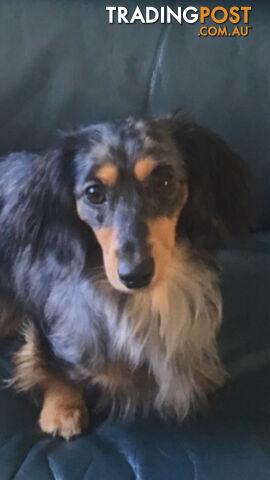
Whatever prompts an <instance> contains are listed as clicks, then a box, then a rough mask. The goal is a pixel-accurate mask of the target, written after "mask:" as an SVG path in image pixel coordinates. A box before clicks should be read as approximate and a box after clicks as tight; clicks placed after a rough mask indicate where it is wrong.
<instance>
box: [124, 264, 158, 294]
mask: <svg viewBox="0 0 270 480" xmlns="http://www.w3.org/2000/svg"><path fill="white" fill-rule="evenodd" d="M154 270H155V265H154V260H153V258H152V257H149V258H147V259H146V260H143V261H142V262H141V263H139V264H137V265H134V264H132V263H131V262H129V261H127V260H122V261H120V262H119V266H118V275H119V278H120V280H121V282H122V283H123V284H124V285H125V286H126V287H127V288H142V287H146V286H147V285H149V283H150V282H151V280H152V277H153V275H154Z"/></svg>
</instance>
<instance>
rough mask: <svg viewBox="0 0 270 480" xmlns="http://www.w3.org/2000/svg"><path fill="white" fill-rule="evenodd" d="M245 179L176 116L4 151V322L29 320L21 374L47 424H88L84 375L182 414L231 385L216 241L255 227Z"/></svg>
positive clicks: (198, 130) (226, 153)
mask: <svg viewBox="0 0 270 480" xmlns="http://www.w3.org/2000/svg"><path fill="white" fill-rule="evenodd" d="M249 181H250V178H249V174H248V172H247V171H246V168H245V167H244V166H243V165H242V163H241V160H240V159H239V158H238V156H237V155H236V154H234V153H233V152H232V151H231V150H230V149H229V148H228V147H227V146H226V145H225V143H224V142H223V141H222V140H221V139H220V138H219V137H217V136H216V135H214V134H212V133H211V132H209V131H208V130H206V129H204V128H202V127H198V126H196V125H194V124H193V123H191V122H189V121H186V120H185V119H183V118H181V117H175V118H165V119H148V120H140V121H135V120H133V119H127V120H124V121H116V122H112V123H107V124H102V125H94V126H90V127H88V128H85V129H81V130H79V131H78V132H73V133H71V134H69V135H67V136H66V138H65V139H64V142H63V147H61V148H59V149H58V150H55V151H52V152H49V153H47V154H46V155H38V154H35V153H20V154H12V155H9V156H7V157H6V158H3V159H2V161H1V162H0V229H1V230H0V233H1V235H0V255H1V269H0V304H1V306H2V314H1V318H2V320H1V322H2V324H3V325H4V326H5V330H7V329H8V328H9V326H10V327H12V326H13V325H14V324H16V325H17V323H18V322H17V320H16V319H18V318H19V322H21V321H22V320H21V319H22V318H24V319H25V320H24V322H23V323H24V324H25V326H24V331H25V343H24V345H23V346H22V348H21V349H20V351H19V352H18V353H17V355H16V358H15V361H16V371H15V376H14V383H15V384H16V385H17V387H18V388H20V389H23V390H26V389H29V388H31V387H34V386H40V387H42V388H43V389H44V391H45V401H44V406H43V410H42V413H41V418H40V424H41V427H42V428H43V430H44V431H48V432H55V431H57V432H58V433H59V434H60V435H62V436H64V437H66V438H68V437H70V436H72V435H73V434H76V433H79V432H80V431H81V429H82V428H83V427H84V426H85V425H86V423H87V413H86V410H85V405H84V401H83V387H84V386H85V385H86V384H87V383H89V382H90V383H92V384H97V385H99V387H101V392H102V395H101V402H102V404H103V403H104V402H106V403H107V402H109V403H110V404H111V405H112V409H113V410H114V411H116V412H118V413H120V414H121V415H126V414H130V413H134V412H135V411H136V410H137V409H139V410H141V411H143V412H145V413H147V412H148V411H149V409H150V408H154V409H156V410H158V412H159V413H160V414H161V415H164V416H168V415H175V416H177V417H178V418H180V419H181V418H184V417H185V416H186V415H187V414H188V412H189V411H190V409H191V407H192V406H195V405H196V404H197V402H198V401H202V400H205V399H206V396H207V394H208V393H209V392H210V391H213V390H215V389H216V388H217V387H219V386H221V385H222V384H223V381H224V371H223V368H222V366H221V364H220V361H219V357H218V354H217V349H216V334H217V331H218V328H219V326H220V323H221V317H222V313H221V312H222V306H221V305H222V302H221V295H220V290H219V282H218V270H217V267H216V264H215V260H214V253H215V251H216V250H217V249H218V248H219V247H220V246H221V245H223V243H224V241H225V240H226V238H227V237H228V235H229V234H231V233H233V234H234V233H238V232H239V233H241V232H242V231H243V230H244V229H245V227H246V226H247V225H248V222H249V218H250V204H249V198H250V196H249ZM100 247H101V248H100Z"/></svg>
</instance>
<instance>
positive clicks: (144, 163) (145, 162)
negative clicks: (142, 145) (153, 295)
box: [134, 157, 157, 182]
mask: <svg viewBox="0 0 270 480" xmlns="http://www.w3.org/2000/svg"><path fill="white" fill-rule="evenodd" d="M156 165H157V164H156V162H155V160H154V159H153V158H152V157H145V158H141V159H140V160H138V161H137V162H136V163H135V166H134V175H135V177H136V178H137V180H139V181H140V182H143V181H144V180H146V179H147V177H149V175H151V173H152V172H153V170H154V168H155V167H156Z"/></svg>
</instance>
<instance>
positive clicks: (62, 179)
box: [8, 149, 72, 248]
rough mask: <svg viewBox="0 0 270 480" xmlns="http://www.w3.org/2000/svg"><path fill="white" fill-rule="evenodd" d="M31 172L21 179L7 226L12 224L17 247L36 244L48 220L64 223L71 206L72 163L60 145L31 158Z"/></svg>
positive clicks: (50, 222)
mask: <svg viewBox="0 0 270 480" xmlns="http://www.w3.org/2000/svg"><path fill="white" fill-rule="evenodd" d="M30 162H31V172H30V174H29V175H28V176H27V178H25V179H24V181H23V183H22V182H18V187H17V188H18V193H17V201H16V203H15V204H14V205H13V208H12V211H11V212H10V215H9V219H8V226H10V227H13V229H14V230H15V232H14V233H15V235H12V238H13V239H14V241H15V245H14V248H19V247H21V246H23V245H26V244H30V245H32V247H33V245H34V244H35V243H36V242H39V240H41V238H42V236H43V235H44V232H45V230H46V228H48V226H49V224H50V225H51V224H57V223H58V224H59V225H61V224H63V223H64V222H65V221H66V220H65V219H67V218H68V216H69V215H70V211H71V210H72V194H71V192H72V190H71V182H70V175H69V172H68V170H69V166H68V164H67V163H66V165H64V158H63V151H62V150H61V149H57V150H54V151H50V152H47V153H46V154H44V155H35V156H33V158H32V159H31V160H30Z"/></svg>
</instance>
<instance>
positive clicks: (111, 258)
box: [94, 227, 129, 292]
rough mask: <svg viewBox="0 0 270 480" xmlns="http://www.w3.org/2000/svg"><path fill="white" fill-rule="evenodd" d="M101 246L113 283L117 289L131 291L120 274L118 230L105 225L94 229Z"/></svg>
mask: <svg viewBox="0 0 270 480" xmlns="http://www.w3.org/2000/svg"><path fill="white" fill-rule="evenodd" d="M94 232H95V235H96V238H97V240H98V242H99V244H100V246H101V249H102V254H103V261H104V266H105V271H106V275H107V277H108V280H109V282H110V283H111V285H112V286H113V287H114V288H116V290H121V291H123V292H127V291H129V290H128V289H127V288H126V287H125V286H124V285H123V284H122V283H121V281H120V279H119V276H118V259H117V256H116V252H117V250H118V242H117V232H116V230H115V229H114V228H113V227H103V228H99V229H96V230H94Z"/></svg>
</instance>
